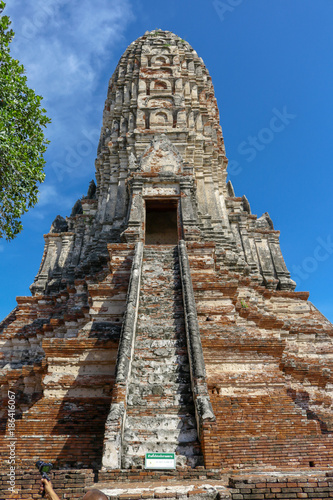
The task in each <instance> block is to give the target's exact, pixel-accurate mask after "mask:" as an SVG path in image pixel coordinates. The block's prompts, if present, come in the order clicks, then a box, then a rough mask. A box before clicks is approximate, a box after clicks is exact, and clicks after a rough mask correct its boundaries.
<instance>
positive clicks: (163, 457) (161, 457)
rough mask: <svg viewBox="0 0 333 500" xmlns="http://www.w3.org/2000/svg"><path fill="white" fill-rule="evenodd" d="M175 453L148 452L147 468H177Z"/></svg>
mask: <svg viewBox="0 0 333 500" xmlns="http://www.w3.org/2000/svg"><path fill="white" fill-rule="evenodd" d="M175 468H176V457H175V454H174V453H146V460H145V469H175Z"/></svg>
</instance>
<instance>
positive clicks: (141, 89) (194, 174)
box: [32, 30, 295, 293]
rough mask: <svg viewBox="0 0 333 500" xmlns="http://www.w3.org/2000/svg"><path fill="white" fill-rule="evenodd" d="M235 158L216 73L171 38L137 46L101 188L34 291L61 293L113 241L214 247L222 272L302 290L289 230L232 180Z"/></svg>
mask: <svg viewBox="0 0 333 500" xmlns="http://www.w3.org/2000/svg"><path fill="white" fill-rule="evenodd" d="M226 168H227V159H226V155H225V148H224V143H223V136H222V129H221V126H220V123H219V112H218V107H217V103H216V99H215V96H214V89H213V84H212V81H211V77H210V76H209V73H208V70H207V68H206V67H205V65H204V63H203V61H202V59H201V58H200V57H199V56H198V55H197V53H196V52H195V50H193V48H192V47H191V46H190V45H189V44H188V43H187V42H185V41H184V40H183V39H181V38H180V37H178V36H177V35H175V34H173V33H171V32H169V31H161V30H154V31H152V32H146V33H145V35H144V36H142V37H141V38H138V40H136V41H135V42H133V43H132V44H131V45H130V46H129V47H128V48H127V50H126V51H125V53H124V55H123V56H122V57H121V59H120V61H119V64H118V66H117V68H116V70H115V72H114V74H113V76H112V78H111V79H110V83H109V87H108V92H107V99H106V103H105V108H104V113H103V126H102V131H101V137H100V141H99V145H98V151H97V159H96V180H97V186H96V185H95V183H94V182H93V181H92V183H91V185H90V187H89V190H88V195H87V196H86V197H85V198H84V199H82V200H78V201H77V202H76V204H75V206H74V209H73V211H72V214H71V216H70V217H67V218H66V220H65V219H63V218H62V217H60V216H58V217H57V219H56V220H55V221H54V223H53V224H52V227H51V231H50V234H48V235H46V236H45V239H46V247H45V252H44V257H43V261H42V264H41V268H40V270H39V273H38V275H37V277H36V280H35V283H34V284H33V286H32V291H33V293H53V292H56V291H58V290H59V288H60V289H61V288H62V287H65V286H67V284H68V283H71V282H72V281H73V280H74V279H75V278H81V277H84V276H85V275H87V273H88V274H90V275H91V274H94V273H96V272H98V271H99V270H101V269H102V268H103V266H104V265H105V263H106V260H107V258H108V252H107V244H108V243H116V242H120V241H125V242H128V243H136V242H138V241H143V242H145V243H146V244H147V243H150V244H151V243H160V244H165V243H176V242H177V241H178V240H180V239H184V240H185V241H186V240H187V241H199V242H200V241H201V242H202V241H211V242H213V243H214V244H215V245H217V246H218V248H219V249H220V250H219V252H220V259H221V265H223V266H225V267H226V268H227V269H228V270H230V271H236V272H238V273H243V274H246V275H251V279H253V280H255V281H256V282H257V283H259V284H262V285H265V286H266V287H268V288H271V289H275V288H281V289H293V288H294V287H295V283H294V282H293V281H292V280H290V274H289V272H288V270H287V268H286V265H285V263H284V260H283V257H282V254H281V250H280V245H279V232H278V231H275V230H274V227H273V224H272V221H271V220H270V218H269V216H268V214H264V216H262V217H261V218H260V219H258V220H257V216H256V215H252V214H251V209H250V205H249V202H248V200H247V199H246V198H245V196H243V197H242V198H237V197H235V194H234V191H233V187H232V185H231V183H230V181H229V182H228V183H226V176H227V173H226Z"/></svg>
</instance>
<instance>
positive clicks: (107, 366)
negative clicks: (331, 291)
mask: <svg viewBox="0 0 333 500" xmlns="http://www.w3.org/2000/svg"><path fill="white" fill-rule="evenodd" d="M226 169H227V158H226V154H225V148H224V142H223V137H222V130H221V126H220V124H219V112H218V108H217V103H216V99H215V97H214V89H213V85H212V81H211V78H210V76H209V73H208V71H207V69H206V67H205V65H204V63H203V61H202V59H201V58H200V57H199V56H198V55H197V53H196V52H195V51H194V50H193V49H192V47H190V45H189V44H188V43H187V42H185V41H184V40H182V39H180V38H179V37H178V36H176V35H174V34H172V33H170V32H168V31H154V32H147V33H146V34H145V35H144V36H142V37H141V38H139V39H138V40H136V41H135V42H133V43H132V44H131V45H130V46H129V47H128V49H127V50H126V51H125V53H124V55H123V56H122V57H121V59H120V61H119V64H118V66H117V68H116V70H115V72H114V74H113V76H112V78H111V80H110V84H109V88H108V93H107V99H106V103H105V109H104V115H103V127H102V131H101V138H100V142H99V146H98V153H97V160H96V185H95V183H94V182H92V183H91V184H90V186H89V191H88V195H87V196H86V197H85V198H83V199H81V200H79V201H77V202H76V203H75V206H74V208H73V212H72V214H71V216H70V217H66V219H64V218H62V217H60V216H58V217H57V218H56V219H55V221H54V222H53V224H52V226H51V230H50V233H49V234H47V235H45V236H44V238H45V249H44V254H43V258H42V262H41V266H40V269H39V271H38V274H37V276H36V279H35V281H34V283H33V284H32V286H31V292H32V296H30V297H18V299H17V307H16V308H15V309H14V311H13V312H12V313H11V314H10V315H9V316H8V317H7V318H6V319H5V320H4V321H3V322H2V323H1V324H0V332H1V340H0V342H1V347H2V353H3V354H2V358H1V366H2V370H1V382H2V409H1V420H0V422H1V427H0V428H1V435H2V438H3V439H2V440H1V453H2V455H3V456H4V457H6V454H7V453H8V451H7V448H6V437H5V436H6V433H7V432H8V429H7V428H6V425H7V403H8V390H11V391H13V392H14V393H15V395H16V433H17V437H18V441H17V461H18V462H19V466H20V467H21V468H22V469H29V468H32V467H33V466H34V462H35V461H36V460H37V459H39V458H40V457H41V455H42V457H43V458H44V459H47V460H49V461H52V462H54V463H55V466H56V467H57V468H60V469H61V468H65V467H71V468H75V469H78V468H83V469H84V468H86V469H95V470H97V469H99V470H103V471H111V470H113V469H116V470H119V469H129V468H133V467H134V468H140V467H142V465H143V457H144V455H145V453H146V452H148V451H172V452H176V454H177V465H178V468H179V470H180V469H182V470H183V469H184V467H185V468H186V467H188V468H194V469H195V468H198V467H200V470H202V466H204V467H205V468H206V469H224V468H228V469H239V468H258V467H265V468H271V469H272V468H292V469H293V470H296V469H298V468H306V467H321V468H323V467H327V466H329V465H330V464H332V463H333V461H332V459H333V438H332V430H333V417H332V387H333V385H332V383H333V376H332V368H333V344H332V333H333V329H332V325H331V323H330V322H329V321H327V319H326V318H325V317H324V316H323V315H322V314H321V313H320V312H319V311H318V310H317V309H316V308H315V307H314V306H313V305H312V304H311V303H310V302H308V300H307V299H308V293H307V292H295V291H294V288H295V283H294V282H293V281H292V279H291V278H290V274H289V272H288V269H287V267H286V265H285V262H284V260H283V257H282V254H281V250H280V245H279V231H277V230H275V229H274V226H273V223H272V221H271V219H270V217H269V215H268V213H265V214H264V215H262V216H261V217H260V218H257V216H256V215H253V214H252V213H251V209H250V204H249V202H248V200H247V199H246V197H245V196H243V197H242V198H240V197H237V196H235V194H234V189H233V187H232V185H231V182H230V181H229V182H228V183H226V177H227V170H226ZM110 473H111V472H110ZM270 498H273V497H270ZM288 498H289V497H288ZM290 498H292V497H290ZM302 498H305V497H302Z"/></svg>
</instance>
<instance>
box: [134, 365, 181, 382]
mask: <svg viewBox="0 0 333 500" xmlns="http://www.w3.org/2000/svg"><path fill="white" fill-rule="evenodd" d="M189 371H190V369H189V366H188V365H187V366H185V367H180V368H177V369H176V370H174V371H172V372H170V371H168V372H160V373H151V372H148V373H147V372H146V371H143V370H142V369H134V370H133V371H132V374H133V379H135V380H137V381H140V383H142V384H145V383H146V384H172V383H174V384H177V383H181V384H182V383H189Z"/></svg>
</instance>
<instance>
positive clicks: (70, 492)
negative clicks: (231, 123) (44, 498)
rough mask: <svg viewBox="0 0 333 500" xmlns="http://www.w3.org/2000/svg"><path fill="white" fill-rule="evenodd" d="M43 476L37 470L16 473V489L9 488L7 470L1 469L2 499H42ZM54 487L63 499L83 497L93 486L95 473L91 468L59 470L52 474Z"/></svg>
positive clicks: (0, 490)
mask: <svg viewBox="0 0 333 500" xmlns="http://www.w3.org/2000/svg"><path fill="white" fill-rule="evenodd" d="M40 479H41V476H40V474H39V472H38V471H37V470H36V469H35V470H33V471H32V470H27V471H25V472H21V473H18V474H16V477H15V491H16V493H14V494H13V493H12V492H10V491H9V490H8V488H9V486H10V485H9V483H8V475H7V471H5V470H0V500H12V499H13V500H14V499H15V500H24V499H29V500H31V499H35V498H36V499H37V498H38V499H40V498H41V496H40V495H39V493H38V491H39V487H40ZM51 479H52V484H53V487H54V489H55V491H56V493H57V494H58V496H59V498H61V500H64V499H79V498H82V497H83V495H84V493H85V491H86V487H90V486H91V487H93V484H94V473H93V471H92V470H91V469H90V470H59V471H54V472H52V474H51Z"/></svg>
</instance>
